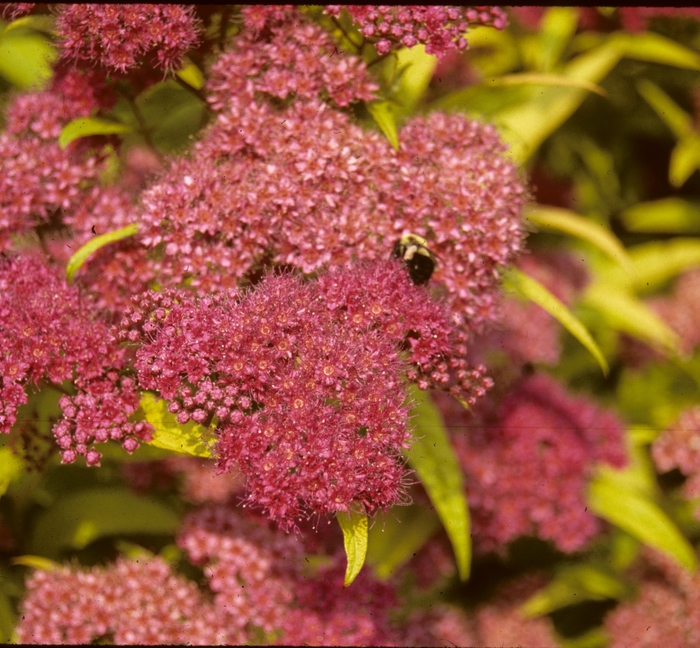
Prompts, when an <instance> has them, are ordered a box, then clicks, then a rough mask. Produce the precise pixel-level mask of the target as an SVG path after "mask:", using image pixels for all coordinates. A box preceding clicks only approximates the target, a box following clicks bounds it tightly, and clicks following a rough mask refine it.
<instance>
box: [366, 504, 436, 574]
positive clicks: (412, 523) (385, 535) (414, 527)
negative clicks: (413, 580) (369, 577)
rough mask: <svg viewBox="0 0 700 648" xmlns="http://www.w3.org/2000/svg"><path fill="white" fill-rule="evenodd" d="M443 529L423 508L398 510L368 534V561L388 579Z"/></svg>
mask: <svg viewBox="0 0 700 648" xmlns="http://www.w3.org/2000/svg"><path fill="white" fill-rule="evenodd" d="M439 528H440V519H439V518H438V517H437V515H435V513H434V512H433V511H430V510H428V509H427V508H425V507H422V506H397V507H396V508H395V509H394V510H393V511H392V513H391V515H388V516H386V518H385V519H384V520H383V522H382V524H375V525H374V526H373V527H372V529H371V530H370V532H369V548H368V551H367V561H368V562H369V563H371V564H372V565H373V567H374V571H375V573H376V574H377V576H378V577H379V578H382V579H386V578H389V576H391V574H392V573H393V572H394V571H396V570H397V569H398V568H399V567H401V566H402V565H403V564H404V563H406V562H407V561H408V560H410V559H411V558H412V557H413V556H414V555H415V554H416V552H418V550H419V549H420V548H421V547H422V546H423V545H424V544H425V543H426V542H427V541H428V539H429V538H430V537H431V536H432V535H433V534H434V533H435V532H436V531H437V530H438V529H439Z"/></svg>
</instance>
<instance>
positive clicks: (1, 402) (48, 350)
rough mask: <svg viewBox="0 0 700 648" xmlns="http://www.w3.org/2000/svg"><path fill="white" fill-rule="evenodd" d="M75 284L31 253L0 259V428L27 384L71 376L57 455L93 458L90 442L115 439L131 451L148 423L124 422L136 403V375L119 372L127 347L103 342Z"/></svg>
mask: <svg viewBox="0 0 700 648" xmlns="http://www.w3.org/2000/svg"><path fill="white" fill-rule="evenodd" d="M87 308H88V305H87V304H85V303H82V302H81V300H80V296H79V294H78V291H77V290H76V289H75V288H71V287H69V286H68V285H67V284H66V283H65V281H64V280H63V279H61V278H60V276H59V273H58V272H57V271H55V270H52V269H50V268H48V267H47V266H45V265H44V264H43V263H42V262H40V261H38V260H37V259H34V258H33V257H30V256H22V257H8V258H5V259H2V260H0V348H2V349H3V354H2V356H0V377H1V378H2V382H1V383H0V384H1V387H0V408H2V409H0V432H4V433H9V432H10V429H11V428H12V426H13V425H14V423H15V422H16V417H17V408H18V407H19V406H20V405H22V404H24V403H26V402H27V395H26V393H25V388H26V386H27V385H28V384H30V383H33V384H35V385H36V384H38V383H39V382H40V381H43V380H45V381H48V382H50V383H52V384H54V385H61V383H63V382H64V381H71V382H72V384H73V385H74V387H75V389H76V390H77V393H75V394H74V395H71V396H69V395H65V396H63V397H62V398H61V400H60V405H61V409H62V410H63V414H64V418H63V419H61V420H60V421H59V422H58V423H57V424H56V426H55V427H54V434H55V436H56V439H57V442H58V445H59V446H60V447H61V449H62V453H61V454H62V456H63V461H64V462H66V463H69V462H72V461H74V460H75V459H76V457H77V456H78V455H83V456H84V457H85V460H86V461H87V463H88V464H89V465H95V464H98V463H99V459H100V454H99V453H98V452H97V451H96V450H95V448H94V445H93V444H95V443H104V442H105V441H109V440H115V441H121V443H122V445H123V446H124V448H125V449H126V450H128V451H130V452H131V451H133V450H135V449H136V447H138V444H139V439H144V438H147V437H148V435H149V434H150V432H149V426H147V425H145V424H143V423H137V424H133V423H130V422H129V420H128V419H129V415H130V414H132V413H133V412H134V411H135V410H136V409H137V407H138V394H137V393H136V391H135V384H134V381H133V380H131V379H129V378H127V377H123V376H121V375H120V373H119V372H120V370H121V369H122V368H123V367H124V364H125V358H124V356H125V354H124V351H123V350H120V349H118V348H117V347H116V346H115V345H113V344H111V343H110V342H109V341H108V338H109V335H108V328H107V326H106V325H105V324H104V323H102V322H100V321H97V320H95V319H94V318H93V317H92V316H91V315H90V312H89V311H88V310H87Z"/></svg>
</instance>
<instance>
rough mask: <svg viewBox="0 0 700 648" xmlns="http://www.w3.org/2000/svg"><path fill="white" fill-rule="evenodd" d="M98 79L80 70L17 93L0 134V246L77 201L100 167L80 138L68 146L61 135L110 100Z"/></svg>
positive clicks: (97, 159)
mask: <svg viewBox="0 0 700 648" xmlns="http://www.w3.org/2000/svg"><path fill="white" fill-rule="evenodd" d="M110 101H111V97H110V96H109V95H108V93H106V92H105V91H104V88H103V86H102V84H101V83H100V82H99V79H97V77H96V76H95V75H94V74H92V73H87V74H82V73H80V72H77V71H71V72H63V73H59V74H57V75H56V76H55V77H54V79H53V81H52V84H51V87H50V88H49V89H47V90H43V91H41V92H35V93H27V94H23V95H19V96H17V97H16V98H15V99H14V100H13V101H12V103H11V104H10V105H9V106H8V108H7V111H6V119H7V125H6V128H5V130H4V131H3V133H2V134H0V159H2V165H1V166H0V250H3V249H8V247H9V245H10V236H11V235H12V234H18V233H24V232H27V231H29V230H30V229H31V228H33V227H35V226H36V225H39V224H41V223H45V222H46V221H49V220H50V219H51V218H52V217H53V216H54V214H56V213H60V212H65V211H67V210H70V209H71V208H73V207H74V206H75V205H76V204H78V203H79V202H80V200H81V198H82V196H83V193H84V191H85V189H84V187H85V186H91V185H92V184H93V183H94V182H95V180H96V178H97V176H98V173H99V171H100V170H101V168H102V167H101V164H100V161H99V158H98V157H96V156H95V155H94V154H92V153H90V152H88V151H87V150H86V148H85V147H84V146H82V145H81V144H82V143H81V142H75V143H74V144H72V145H70V146H69V147H68V148H66V149H65V150H61V148H60V147H59V145H58V141H57V140H58V136H59V135H60V134H61V130H62V129H63V127H64V126H65V125H66V124H67V123H68V122H69V121H71V120H72V119H75V118H77V117H86V116H88V115H89V114H90V113H91V112H92V111H93V110H95V109H97V108H98V107H100V106H106V105H108V104H109V103H110Z"/></svg>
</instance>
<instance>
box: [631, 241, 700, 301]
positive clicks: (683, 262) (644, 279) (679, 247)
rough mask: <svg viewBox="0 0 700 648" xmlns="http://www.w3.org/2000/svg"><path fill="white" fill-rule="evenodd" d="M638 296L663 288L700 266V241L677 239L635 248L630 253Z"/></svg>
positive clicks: (645, 244)
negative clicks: (681, 274)
mask: <svg viewBox="0 0 700 648" xmlns="http://www.w3.org/2000/svg"><path fill="white" fill-rule="evenodd" d="M628 252H629V255H630V258H631V259H632V263H634V267H635V282H634V288H635V290H636V291H638V292H642V291H649V290H655V289H657V288H660V287H661V286H663V284H665V283H666V282H667V281H669V280H670V279H673V278H674V277H675V276H676V275H678V274H680V273H682V272H686V271H687V270H691V269H692V268H697V267H698V266H700V240H698V239H696V238H674V239H670V240H666V241H652V242H650V243H643V244H641V245H636V246H635V247H633V248H630V249H629V250H628Z"/></svg>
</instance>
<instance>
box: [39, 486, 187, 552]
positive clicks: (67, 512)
mask: <svg viewBox="0 0 700 648" xmlns="http://www.w3.org/2000/svg"><path fill="white" fill-rule="evenodd" d="M178 526H179V519H178V516H177V515H176V514H175V513H174V512H173V511H172V510H171V509H169V508H167V507H166V506H164V505H162V504H160V503H158V502H156V501H155V500H153V499H145V498H142V497H139V496H137V495H135V494H134V493H132V492H131V491H129V490H127V489H120V488H91V489H90V490H89V491H80V492H77V493H73V494H71V495H68V496H67V497H65V498H62V499H60V500H59V501H58V502H57V503H56V504H54V505H53V506H52V507H51V508H50V509H48V510H47V511H45V512H44V513H43V514H41V515H40V516H39V518H38V519H37V522H36V525H35V526H34V529H33V531H32V535H31V540H30V553H33V554H39V555H41V556H48V557H58V556H59V555H60V553H61V551H63V550H65V549H82V548H84V547H86V546H87V545H88V544H90V543H91V542H93V541H94V540H97V539H98V538H103V537H105V536H112V535H119V536H123V535H127V534H138V535H143V534H167V535H171V534H173V533H174V532H175V531H176V530H177V528H178Z"/></svg>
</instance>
